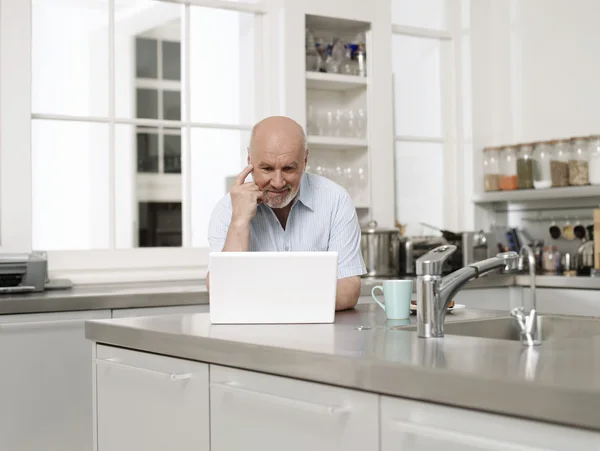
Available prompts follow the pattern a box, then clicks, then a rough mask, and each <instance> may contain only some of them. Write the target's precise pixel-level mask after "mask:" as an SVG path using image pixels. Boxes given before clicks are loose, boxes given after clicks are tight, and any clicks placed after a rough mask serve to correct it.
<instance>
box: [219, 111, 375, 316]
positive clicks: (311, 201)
mask: <svg viewBox="0 0 600 451" xmlns="http://www.w3.org/2000/svg"><path fill="white" fill-rule="evenodd" d="M307 161H308V148H307V146H306V136H305V134H304V131H303V130H302V127H301V126H300V125H299V124H298V123H296V122H295V121H293V120H292V119H289V118H287V117H281V116H274V117H269V118H266V119H264V120H262V121H261V122H259V123H258V124H256V125H255V126H254V128H253V129H252V134H251V138H250V147H249V148H248V166H247V167H246V168H245V169H244V170H243V171H242V172H241V173H240V174H239V175H238V176H237V179H236V180H235V183H234V185H233V187H232V188H231V191H230V193H228V194H227V195H225V196H224V197H223V198H222V199H221V200H220V201H219V203H218V204H217V205H216V207H215V209H214V210H213V213H212V216H211V219H210V224H209V229H208V230H209V231H208V240H209V243H210V248H211V251H217V252H220V251H225V252H227V251H229V252H232V251H237V252H245V251H337V252H338V282H337V295H336V310H344V309H349V308H353V307H354V306H355V305H356V302H357V301H358V297H359V296H360V275H361V274H364V273H365V272H366V269H365V264H364V262H363V258H362V254H361V250H360V233H361V232H360V225H359V223H358V218H357V216H356V210H355V208H354V205H353V203H352V199H351V198H350V196H349V195H348V193H347V192H346V191H345V190H344V189H343V188H342V187H341V186H339V185H337V184H335V183H334V182H332V181H331V180H329V179H327V178H325V177H321V176H318V175H314V174H309V173H306V172H305V169H306V163H307ZM250 174H252V179H253V181H251V182H244V181H245V179H246V177H247V176H248V175H250ZM207 286H209V281H208V276H207ZM209 289H210V288H209ZM290 289H294V287H290Z"/></svg>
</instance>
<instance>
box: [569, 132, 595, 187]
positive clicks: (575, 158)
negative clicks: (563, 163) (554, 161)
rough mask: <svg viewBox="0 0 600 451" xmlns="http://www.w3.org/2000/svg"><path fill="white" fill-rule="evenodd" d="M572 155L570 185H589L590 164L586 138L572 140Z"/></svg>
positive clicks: (570, 159)
mask: <svg viewBox="0 0 600 451" xmlns="http://www.w3.org/2000/svg"><path fill="white" fill-rule="evenodd" d="M571 142H572V146H571V154H570V157H569V185H576V186H581V185H588V184H589V183H590V179H589V163H588V155H589V153H588V148H587V145H588V143H587V139H586V138H581V137H578V138H571Z"/></svg>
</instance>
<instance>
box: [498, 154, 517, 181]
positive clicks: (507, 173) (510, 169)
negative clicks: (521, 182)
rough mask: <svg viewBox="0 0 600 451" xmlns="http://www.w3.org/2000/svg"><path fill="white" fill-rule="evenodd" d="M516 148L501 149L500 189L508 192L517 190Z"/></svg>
mask: <svg viewBox="0 0 600 451" xmlns="http://www.w3.org/2000/svg"><path fill="white" fill-rule="evenodd" d="M516 151H517V147H516V146H507V147H504V148H503V149H502V157H501V158H502V160H501V166H500V167H501V169H502V176H501V177H500V189H501V190H504V191H510V190H513V189H517V152H516Z"/></svg>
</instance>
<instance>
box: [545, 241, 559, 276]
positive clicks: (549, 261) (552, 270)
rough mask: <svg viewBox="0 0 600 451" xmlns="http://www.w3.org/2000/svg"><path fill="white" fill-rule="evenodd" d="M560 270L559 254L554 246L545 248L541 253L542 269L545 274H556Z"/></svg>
mask: <svg viewBox="0 0 600 451" xmlns="http://www.w3.org/2000/svg"><path fill="white" fill-rule="evenodd" d="M559 268H560V253H559V252H558V249H557V248H556V246H545V247H544V252H543V253H542V269H543V271H544V272H545V273H547V274H556V273H557V272H558V270H559Z"/></svg>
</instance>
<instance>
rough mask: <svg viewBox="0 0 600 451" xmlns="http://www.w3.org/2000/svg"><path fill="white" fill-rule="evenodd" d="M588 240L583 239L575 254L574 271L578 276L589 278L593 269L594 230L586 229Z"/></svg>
mask: <svg viewBox="0 0 600 451" xmlns="http://www.w3.org/2000/svg"><path fill="white" fill-rule="evenodd" d="M588 234H589V236H590V239H589V240H586V239H585V238H584V239H583V240H582V243H581V244H580V245H579V247H578V248H577V252H576V253H575V270H576V271H577V275H578V276H590V275H591V272H592V270H593V269H594V229H593V228H592V227H590V228H588Z"/></svg>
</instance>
